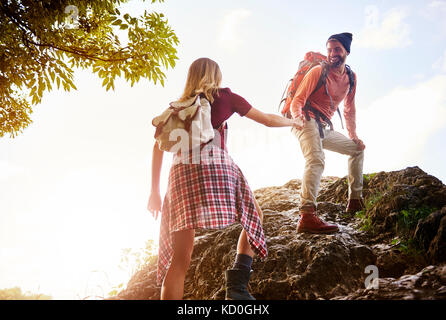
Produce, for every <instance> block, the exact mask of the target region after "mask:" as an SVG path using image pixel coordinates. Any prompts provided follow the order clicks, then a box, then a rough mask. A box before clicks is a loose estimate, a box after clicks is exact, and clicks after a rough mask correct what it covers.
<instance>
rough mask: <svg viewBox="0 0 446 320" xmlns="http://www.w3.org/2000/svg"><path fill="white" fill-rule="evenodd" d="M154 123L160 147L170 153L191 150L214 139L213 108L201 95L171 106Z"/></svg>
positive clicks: (173, 103)
mask: <svg viewBox="0 0 446 320" xmlns="http://www.w3.org/2000/svg"><path fill="white" fill-rule="evenodd" d="M152 124H153V125H154V126H155V127H156V132H155V139H156V141H157V142H158V146H159V148H160V149H161V150H164V151H168V152H174V153H176V152H178V151H189V150H191V149H193V148H196V147H199V146H201V145H202V144H204V143H207V142H209V141H211V140H212V139H213V138H214V128H213V127H212V123H211V105H210V104H209V101H208V100H207V99H205V98H200V96H199V95H198V96H196V97H193V98H190V99H188V100H186V101H184V102H172V103H170V106H169V108H167V109H166V110H165V111H164V112H163V113H162V114H161V115H159V116H157V117H155V118H154V119H153V120H152ZM178 139H179V140H178Z"/></svg>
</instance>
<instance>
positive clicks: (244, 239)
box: [237, 198, 263, 258]
mask: <svg viewBox="0 0 446 320" xmlns="http://www.w3.org/2000/svg"><path fill="white" fill-rule="evenodd" d="M254 203H255V205H256V210H257V213H258V214H259V217H260V222H261V223H263V212H262V209H261V208H260V206H259V204H258V203H257V200H256V198H254ZM239 254H245V255H247V256H250V257H251V258H253V257H254V254H255V253H254V251H252V249H251V246H250V244H249V242H248V236H247V234H246V231H245V229H243V230H242V232H241V233H240V237H239V238H238V243H237V255H239Z"/></svg>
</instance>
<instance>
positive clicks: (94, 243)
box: [0, 0, 446, 299]
mask: <svg viewBox="0 0 446 320" xmlns="http://www.w3.org/2000/svg"><path fill="white" fill-rule="evenodd" d="M149 2H150V1H146V2H145V3H142V2H140V1H133V2H131V4H130V5H128V6H126V7H125V8H127V10H129V11H130V12H131V13H138V12H141V11H143V10H144V8H145V7H147V8H149V9H150V8H155V9H156V10H157V11H158V12H163V13H165V15H166V16H167V17H168V19H169V23H170V24H171V25H172V27H173V29H174V30H175V32H176V33H177V35H178V37H179V39H180V41H181V44H180V45H179V47H178V56H179V58H180V59H179V61H178V63H177V66H176V67H175V68H174V69H173V70H168V71H167V73H166V74H167V81H166V85H165V87H162V86H161V85H156V86H155V85H153V84H152V83H149V82H148V81H145V80H143V81H141V82H140V83H138V84H136V85H135V86H134V87H133V88H131V87H130V85H129V84H127V83H125V82H124V80H121V81H118V82H117V83H116V86H115V87H116V90H115V91H114V92H113V91H109V92H106V91H105V89H104V88H102V87H101V85H100V84H101V81H100V80H98V79H97V78H96V76H95V75H92V74H91V72H90V71H89V70H83V71H82V70H79V71H77V72H76V75H75V83H76V86H77V88H78V90H77V91H75V92H71V93H66V92H64V91H52V92H50V93H47V94H46V95H45V96H44V99H43V101H42V104H41V105H38V106H37V107H36V108H35V109H34V110H35V111H34V114H33V121H34V123H33V124H32V125H31V126H30V127H29V128H28V129H26V130H25V132H24V133H23V134H21V135H20V136H18V137H17V138H15V139H13V140H12V139H9V138H4V139H1V140H0V288H8V287H13V286H20V287H22V288H24V289H25V290H32V291H41V292H43V293H45V294H50V295H52V296H53V297H55V298H59V299H71V298H79V297H80V298H82V297H85V296H87V295H94V294H97V295H101V294H102V293H103V292H105V293H107V292H108V291H109V289H110V286H111V285H116V284H118V283H120V282H127V280H128V277H129V271H128V270H127V271H125V270H124V271H123V270H120V269H119V268H118V265H119V262H120V258H121V250H122V249H123V248H134V249H138V248H141V247H143V245H144V243H145V241H146V240H147V239H150V238H153V239H157V237H158V231H157V229H158V223H156V222H154V221H153V219H152V218H151V216H150V214H149V213H148V212H147V211H146V209H145V207H146V204H147V198H148V193H149V184H150V171H149V170H150V162H151V149H152V146H153V134H154V129H153V127H152V126H151V119H152V118H153V117H155V116H156V115H158V114H159V113H161V112H162V111H163V109H164V108H166V106H167V104H168V102H170V101H173V100H175V99H176V98H177V97H178V96H179V95H180V94H181V91H182V89H183V87H184V82H185V79H186V74H187V69H188V67H189V65H190V63H191V62H192V61H193V60H195V59H196V58H199V57H203V56H207V57H210V58H212V59H214V60H216V61H217V62H218V63H219V65H220V68H221V69H222V73H223V82H224V83H223V85H224V86H227V87H230V88H231V89H232V91H233V92H236V93H238V94H240V95H242V96H243V97H245V98H246V99H247V100H248V101H249V102H250V103H251V104H252V105H253V106H255V107H256V108H258V109H260V110H262V111H265V112H270V113H274V112H276V110H277V105H278V102H279V100H280V97H281V94H282V92H283V89H284V86H285V84H286V82H287V81H288V79H289V78H290V77H291V76H293V75H294V73H295V71H296V68H297V65H298V63H299V61H300V60H301V59H302V57H303V56H304V54H305V52H306V51H320V52H323V53H324V52H325V41H326V40H327V38H328V36H329V35H331V34H333V33H339V32H344V31H350V32H352V33H353V43H352V51H351V55H350V56H349V57H348V59H347V63H348V64H350V65H351V66H352V68H353V70H354V71H355V72H356V73H357V75H358V89H357V96H356V106H357V119H358V120H357V127H358V134H359V137H360V138H361V139H363V141H364V142H365V144H366V146H367V149H366V158H365V168H364V172H365V173H369V172H376V171H380V170H386V171H389V170H399V169H403V168H405V167H407V166H414V165H418V166H419V167H421V168H422V169H423V170H425V171H426V172H428V173H430V174H433V175H435V176H437V177H438V178H440V179H441V180H442V181H445V180H446V168H445V166H444V163H445V160H446V157H445V151H444V141H445V138H446V41H445V40H446V23H445V22H444V21H446V19H445V18H446V2H445V1H412V2H409V3H407V1H355V2H352V1H337V2H332V1H322V3H320V2H319V3H318V4H311V6H313V5H315V6H317V7H311V6H310V5H309V4H305V3H300V2H298V1H274V2H272V1H254V0H253V1H224V2H223V1H219V2H217V1H204V0H203V1H195V0H190V1H180V0H167V1H166V2H165V3H164V4H156V5H155V6H151V5H150V4H149ZM305 6H308V7H305ZM318 6H319V7H318ZM124 11H125V10H124ZM121 12H122V13H123V10H121ZM303 12H305V13H306V14H305V15H303V14H302V13H303ZM432 30H436V32H435V33H433V32H432ZM334 123H335V127H336V129H338V130H342V129H341V128H340V123H339V120H338V118H337V115H335V117H334ZM229 152H230V154H231V156H232V157H233V158H234V159H235V160H236V162H237V163H238V165H239V166H240V168H241V169H242V171H243V172H244V174H245V176H246V177H247V179H248V181H249V183H250V185H251V187H252V189H253V190H255V189H257V188H259V187H264V186H272V185H282V184H284V183H286V182H287V181H289V180H290V179H293V178H300V177H301V175H302V172H303V165H304V163H303V159H302V155H301V153H300V149H299V146H298V143H297V140H296V139H295V138H294V137H293V136H292V135H291V134H290V132H289V129H286V128H281V129H277V128H276V129H269V128H266V127H263V126H261V125H259V124H256V123H254V122H252V121H250V120H249V119H243V118H240V117H238V116H237V115H234V116H233V117H232V118H231V119H230V121H229ZM169 157H170V155H167V157H166V158H169ZM168 168H169V159H168V161H166V162H165V163H164V167H163V175H162V177H163V181H162V188H163V190H164V189H165V187H166V183H167V174H168ZM346 170H347V158H346V157H344V156H341V155H337V154H333V153H330V152H327V157H326V169H325V173H324V174H325V175H335V176H341V177H342V176H345V175H346V174H347V171H346Z"/></svg>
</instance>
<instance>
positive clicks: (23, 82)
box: [0, 0, 178, 137]
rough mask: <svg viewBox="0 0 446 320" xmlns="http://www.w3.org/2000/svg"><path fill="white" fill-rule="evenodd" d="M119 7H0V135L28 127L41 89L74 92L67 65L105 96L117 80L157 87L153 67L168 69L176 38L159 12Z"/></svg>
mask: <svg viewBox="0 0 446 320" xmlns="http://www.w3.org/2000/svg"><path fill="white" fill-rule="evenodd" d="M143 1H144V0H143ZM156 1H159V2H163V1H164V0H151V2H152V3H154V2H156ZM126 2H128V0H107V1H93V0H85V1H83V0H41V1H34V0H8V1H1V2H0V35H1V36H0V137H3V136H4V135H5V134H9V135H10V136H11V137H15V136H16V135H17V134H18V133H19V132H22V131H23V129H24V128H26V127H27V126H28V125H29V124H30V123H31V122H32V121H31V118H30V115H31V113H32V106H34V105H36V104H38V103H40V102H41V101H42V96H43V94H44V92H46V91H51V90H52V89H53V87H54V86H56V85H57V88H58V89H59V88H60V87H62V88H63V89H64V90H65V91H70V90H71V89H76V86H75V84H74V83H73V71H74V70H73V68H82V69H87V68H90V69H91V70H92V72H93V73H95V74H97V75H98V77H99V78H100V79H101V80H102V85H103V86H104V87H105V88H106V90H107V91H108V90H109V89H113V90H114V88H115V85H114V80H115V79H116V77H121V76H124V77H125V79H126V80H127V81H129V82H130V83H131V85H132V86H133V84H134V83H135V82H138V81H139V80H140V78H148V79H149V80H151V81H153V82H154V83H155V84H156V83H157V81H160V83H161V84H162V85H164V79H165V74H164V73H163V72H162V70H161V68H162V67H163V68H166V69H167V68H168V67H169V66H170V67H174V66H175V60H176V59H178V58H177V56H176V49H175V45H177V44H178V38H177V36H176V35H175V33H174V31H173V30H172V29H171V28H170V26H169V25H168V22H167V19H166V18H165V17H164V15H163V14H158V13H156V12H148V11H147V10H145V11H144V14H143V15H141V16H139V17H133V16H131V15H129V14H128V13H121V12H120V10H119V6H120V5H121V4H123V3H126ZM70 10H71V11H70ZM125 32H126V33H127V34H126V35H125ZM118 33H120V34H121V35H122V34H124V36H123V38H128V40H127V39H126V40H127V43H126V44H121V40H122V39H120V37H118ZM121 38H122V37H121Z"/></svg>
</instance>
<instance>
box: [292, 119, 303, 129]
mask: <svg viewBox="0 0 446 320" xmlns="http://www.w3.org/2000/svg"><path fill="white" fill-rule="evenodd" d="M291 121H292V122H293V127H294V128H296V129H297V130H302V129H303V128H304V126H305V121H304V120H303V119H302V117H297V118H294V119H291Z"/></svg>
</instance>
